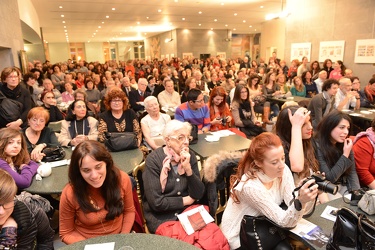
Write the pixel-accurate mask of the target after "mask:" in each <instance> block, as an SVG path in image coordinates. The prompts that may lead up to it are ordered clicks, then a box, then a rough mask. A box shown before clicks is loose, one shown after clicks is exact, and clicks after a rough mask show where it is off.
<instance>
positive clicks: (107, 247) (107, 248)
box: [84, 242, 115, 250]
mask: <svg viewBox="0 0 375 250" xmlns="http://www.w3.org/2000/svg"><path fill="white" fill-rule="evenodd" d="M113 249H115V243H114V242H107V243H99V244H88V245H86V246H85V248H84V250H113Z"/></svg>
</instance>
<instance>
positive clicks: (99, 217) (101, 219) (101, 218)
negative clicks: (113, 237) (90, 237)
mask: <svg viewBox="0 0 375 250" xmlns="http://www.w3.org/2000/svg"><path fill="white" fill-rule="evenodd" d="M96 213H98V212H96ZM104 218H105V216H103V217H101V216H98V219H99V221H100V224H101V225H102V228H103V231H104V233H105V234H108V233H109V232H111V231H112V228H113V225H114V224H115V219H113V220H112V226H111V228H110V229H109V230H108V231H107V230H106V229H105V227H104V224H103V219H104Z"/></svg>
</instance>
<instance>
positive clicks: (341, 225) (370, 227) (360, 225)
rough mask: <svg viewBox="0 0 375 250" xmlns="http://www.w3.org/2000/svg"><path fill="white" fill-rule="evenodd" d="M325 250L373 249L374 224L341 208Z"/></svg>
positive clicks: (374, 241) (374, 244)
mask: <svg viewBox="0 0 375 250" xmlns="http://www.w3.org/2000/svg"><path fill="white" fill-rule="evenodd" d="M327 249H328V250H341V249H357V250H370V249H372V250H373V249H375V224H374V222H372V221H371V220H369V219H368V218H367V217H366V215H364V214H359V215H358V214H357V213H356V212H354V211H352V210H351V209H349V208H347V207H343V208H341V209H340V210H339V211H338V212H337V216H336V221H335V224H334V225H333V230H332V233H331V236H330V238H329V241H328V243H327Z"/></svg>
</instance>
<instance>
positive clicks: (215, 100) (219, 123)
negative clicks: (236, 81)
mask: <svg viewBox="0 0 375 250" xmlns="http://www.w3.org/2000/svg"><path fill="white" fill-rule="evenodd" d="M226 99H227V92H226V91H225V89H224V88H223V87H221V86H218V87H215V88H214V89H213V90H211V94H210V99H209V100H208V108H209V110H210V120H211V127H210V130H211V131H217V130H222V129H228V128H229V127H230V125H231V124H232V120H233V118H232V113H231V112H230V110H229V106H228V104H227V103H226V101H225V100H226Z"/></svg>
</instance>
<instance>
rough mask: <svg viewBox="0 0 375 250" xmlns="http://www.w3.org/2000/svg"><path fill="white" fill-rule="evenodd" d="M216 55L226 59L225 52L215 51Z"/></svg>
mask: <svg viewBox="0 0 375 250" xmlns="http://www.w3.org/2000/svg"><path fill="white" fill-rule="evenodd" d="M216 55H217V56H219V58H220V59H224V60H225V59H227V53H226V52H217V53H216Z"/></svg>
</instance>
